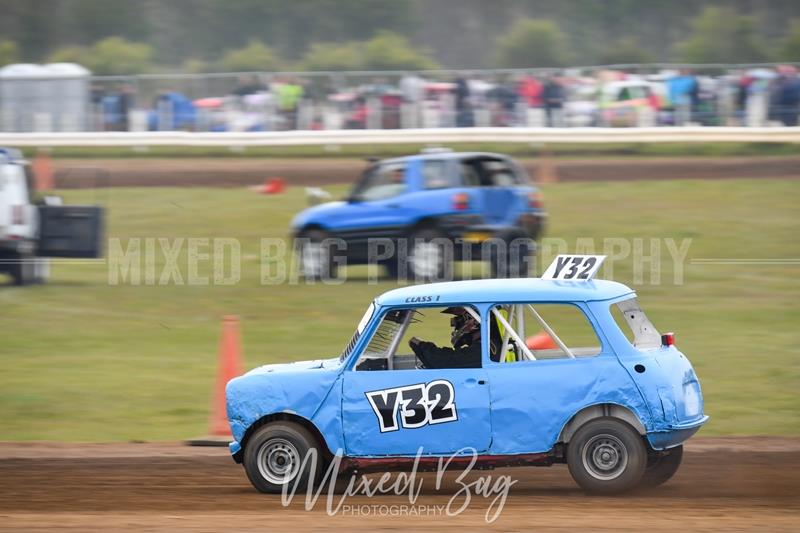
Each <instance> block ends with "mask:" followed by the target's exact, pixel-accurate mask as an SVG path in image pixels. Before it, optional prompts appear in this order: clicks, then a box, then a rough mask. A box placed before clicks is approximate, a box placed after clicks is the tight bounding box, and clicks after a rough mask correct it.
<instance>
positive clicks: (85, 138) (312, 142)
mask: <svg viewBox="0 0 800 533" xmlns="http://www.w3.org/2000/svg"><path fill="white" fill-rule="evenodd" d="M658 142H682V143H702V142H742V143H751V142H782V143H800V127H790V128H787V127H774V128H745V127H737V128H729V127H662V128H430V129H399V130H328V131H279V132H276V131H272V132H248V133H232V132H231V133H193V132H184V131H155V132H87V133H2V132H0V146H13V147H39V148H49V147H59V146H123V147H147V146H222V147H229V146H233V147H246V146H328V145H330V146H337V145H354V144H355V145H369V144H393V143H419V144H433V145H438V144H445V143H529V144H548V143H584V144H592V143H658Z"/></svg>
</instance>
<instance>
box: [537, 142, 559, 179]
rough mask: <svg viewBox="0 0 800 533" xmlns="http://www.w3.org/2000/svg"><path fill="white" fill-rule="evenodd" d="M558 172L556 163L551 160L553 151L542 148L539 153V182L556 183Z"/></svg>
mask: <svg viewBox="0 0 800 533" xmlns="http://www.w3.org/2000/svg"><path fill="white" fill-rule="evenodd" d="M557 182H558V174H557V173H556V165H555V163H554V162H553V153H552V152H551V151H550V150H548V149H546V148H545V149H543V150H542V152H541V154H539V183H557Z"/></svg>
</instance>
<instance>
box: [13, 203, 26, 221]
mask: <svg viewBox="0 0 800 533" xmlns="http://www.w3.org/2000/svg"><path fill="white" fill-rule="evenodd" d="M11 223H12V224H15V225H16V224H24V223H25V210H24V209H23V208H22V206H21V205H14V206H11Z"/></svg>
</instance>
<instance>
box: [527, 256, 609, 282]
mask: <svg viewBox="0 0 800 533" xmlns="http://www.w3.org/2000/svg"><path fill="white" fill-rule="evenodd" d="M605 258H606V256H604V255H558V256H556V258H555V259H553V262H552V263H550V266H549V267H547V270H545V271H544V274H542V279H557V280H569V281H589V280H591V279H594V276H595V274H597V271H598V270H599V269H600V265H602V264H603V260H605Z"/></svg>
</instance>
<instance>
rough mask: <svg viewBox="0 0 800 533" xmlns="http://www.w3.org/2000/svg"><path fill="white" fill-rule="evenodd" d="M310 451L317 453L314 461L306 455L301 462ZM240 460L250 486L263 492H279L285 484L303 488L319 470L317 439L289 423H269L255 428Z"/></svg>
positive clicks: (302, 428)
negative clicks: (257, 428)
mask: <svg viewBox="0 0 800 533" xmlns="http://www.w3.org/2000/svg"><path fill="white" fill-rule="evenodd" d="M312 450H313V451H312ZM309 453H314V454H316V460H313V459H312V457H309V458H308V460H307V461H305V464H303V461H304V460H305V459H306V456H307V455H308V454H309ZM242 463H243V464H244V469H245V472H247V477H248V478H249V479H250V482H251V483H252V484H253V486H254V487H255V488H256V489H258V490H259V491H260V492H266V493H278V492H281V490H283V487H284V485H287V484H291V485H290V487H289V488H296V489H297V490H298V491H300V490H304V489H305V488H306V487H307V486H308V484H309V482H310V481H311V480H312V479H319V473H320V472H321V471H322V457H321V455H320V450H319V446H318V444H317V441H316V439H315V438H314V436H313V435H311V433H310V432H309V431H308V430H307V429H305V428H304V427H303V426H300V425H299V424H295V423H292V422H272V423H270V424H267V425H266V426H264V427H262V428H260V429H259V430H257V431H256V433H255V434H254V435H253V436H252V437H250V439H249V440H248V442H247V445H246V446H245V449H244V457H243V460H242Z"/></svg>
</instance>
